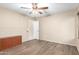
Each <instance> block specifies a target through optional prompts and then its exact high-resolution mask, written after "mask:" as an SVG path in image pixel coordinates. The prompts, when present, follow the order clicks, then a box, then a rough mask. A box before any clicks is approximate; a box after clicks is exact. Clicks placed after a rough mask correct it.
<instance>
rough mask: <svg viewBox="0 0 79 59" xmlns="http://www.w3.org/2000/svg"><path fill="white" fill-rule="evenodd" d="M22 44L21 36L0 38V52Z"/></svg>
mask: <svg viewBox="0 0 79 59" xmlns="http://www.w3.org/2000/svg"><path fill="white" fill-rule="evenodd" d="M20 44H22V36H12V37H5V38H0V51H1V50H4V49H7V48H11V47H14V46H17V45H20Z"/></svg>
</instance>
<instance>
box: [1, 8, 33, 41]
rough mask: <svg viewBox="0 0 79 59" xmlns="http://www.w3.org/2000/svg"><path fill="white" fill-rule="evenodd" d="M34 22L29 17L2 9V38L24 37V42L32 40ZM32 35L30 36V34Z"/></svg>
mask: <svg viewBox="0 0 79 59" xmlns="http://www.w3.org/2000/svg"><path fill="white" fill-rule="evenodd" d="M31 25H32V20H31V19H30V18H28V17H27V16H24V15H21V14H19V13H16V12H13V11H10V10H8V9H5V8H1V7H0V38H2V37H9V36H16V35H22V39H23V40H22V41H23V42H24V41H27V40H30V39H32V36H30V37H29V38H28V36H29V35H32V31H31V30H32V29H31ZM27 30H28V31H29V32H30V34H29V32H28V31H27Z"/></svg>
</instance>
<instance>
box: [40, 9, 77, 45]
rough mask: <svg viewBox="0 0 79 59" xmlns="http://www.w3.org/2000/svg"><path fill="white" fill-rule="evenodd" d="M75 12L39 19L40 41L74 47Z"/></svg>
mask: <svg viewBox="0 0 79 59" xmlns="http://www.w3.org/2000/svg"><path fill="white" fill-rule="evenodd" d="M75 19H76V11H75V10H72V11H67V12H64V13H58V14H54V15H51V16H48V17H43V18H41V19H40V40H47V41H50V42H56V43H61V44H68V45H73V46H75V41H76V40H75Z"/></svg>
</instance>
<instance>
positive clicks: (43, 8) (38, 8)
mask: <svg viewBox="0 0 79 59" xmlns="http://www.w3.org/2000/svg"><path fill="white" fill-rule="evenodd" d="M38 9H48V7H41V8H38Z"/></svg>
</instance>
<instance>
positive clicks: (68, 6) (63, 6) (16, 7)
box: [0, 3, 79, 17]
mask: <svg viewBox="0 0 79 59" xmlns="http://www.w3.org/2000/svg"><path fill="white" fill-rule="evenodd" d="M26 4H27V3H26ZM21 5H23V4H21V3H20V4H19V3H0V6H1V7H4V8H8V9H10V10H13V11H16V12H18V13H21V14H24V15H27V16H31V17H34V15H30V14H29V13H28V10H24V9H22V8H20V6H21ZM27 7H30V6H29V5H27ZM77 7H79V3H49V4H48V10H46V11H47V13H43V14H41V15H35V16H36V17H40V16H47V15H49V14H55V13H59V12H65V11H68V10H72V9H75V8H77Z"/></svg>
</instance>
